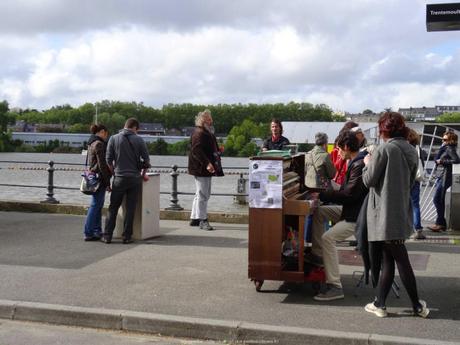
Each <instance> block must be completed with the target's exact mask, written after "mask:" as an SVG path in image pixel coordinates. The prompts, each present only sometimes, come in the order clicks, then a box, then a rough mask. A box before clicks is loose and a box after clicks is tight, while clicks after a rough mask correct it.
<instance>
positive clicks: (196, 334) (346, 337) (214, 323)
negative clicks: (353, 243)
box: [0, 300, 459, 345]
mask: <svg viewBox="0 0 460 345" xmlns="http://www.w3.org/2000/svg"><path fill="white" fill-rule="evenodd" d="M0 318H2V319H9V320H17V321H34V322H43V323H51V324H58V325H65V326H75V327H87V328H99V329H107V330H122V331H127V332H142V333H150V334H161V335H165V336H171V337H179V338H195V339H209V340H215V341H225V342H227V343H237V344H239V343H241V344H246V343H248V344H287V345H291V344H292V345H294V344H307V343H308V344H318V345H323V344H324V345H326V344H338V345H348V344H349V345H361V344H362V345H396V344H398V345H412V344H413V345H454V344H457V345H458V344H459V343H458V342H446V341H438V340H431V339H420V338H407V337H396V336H386V335H379V334H366V333H355V332H338V331H330V330H322V329H311V328H300V327H280V326H271V325H263V324H254V323H247V322H238V321H225V320H212V319H204V318H193V317H183V316H173V315H163V314H154V313H145V312H134V311H126V310H114V309H101V308H86V307H72V306H63V305H54V304H45V303H35V302H20V301H10V300H0Z"/></svg>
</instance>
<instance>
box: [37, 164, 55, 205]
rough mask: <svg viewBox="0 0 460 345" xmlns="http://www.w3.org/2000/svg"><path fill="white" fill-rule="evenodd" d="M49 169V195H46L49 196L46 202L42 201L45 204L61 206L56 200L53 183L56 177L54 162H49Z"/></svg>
mask: <svg viewBox="0 0 460 345" xmlns="http://www.w3.org/2000/svg"><path fill="white" fill-rule="evenodd" d="M48 165H49V168H48V169H46V170H47V171H48V193H46V195H47V196H48V197H47V198H46V199H45V200H42V201H40V202H41V203H43V204H45V203H46V204H59V201H58V200H56V199H55V198H54V192H53V190H54V183H53V176H54V168H53V166H54V162H53V161H49V162H48Z"/></svg>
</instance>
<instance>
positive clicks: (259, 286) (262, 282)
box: [254, 280, 264, 292]
mask: <svg viewBox="0 0 460 345" xmlns="http://www.w3.org/2000/svg"><path fill="white" fill-rule="evenodd" d="M263 284H264V281H263V280H254V285H255V286H256V291H257V292H260V289H262V285H263Z"/></svg>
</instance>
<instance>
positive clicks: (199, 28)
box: [0, 0, 460, 113]
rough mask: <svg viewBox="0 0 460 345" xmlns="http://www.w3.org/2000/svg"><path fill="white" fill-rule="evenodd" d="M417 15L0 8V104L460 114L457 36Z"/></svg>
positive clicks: (83, 1)
mask: <svg viewBox="0 0 460 345" xmlns="http://www.w3.org/2000/svg"><path fill="white" fill-rule="evenodd" d="M442 2H451V1H436V0H431V1H429V2H428V3H442ZM426 4H427V2H426V1H419V0H385V1H382V0H347V1H344V0H321V1H319V0H231V1H229V0H129V1H125V0H1V1H0V13H1V14H2V20H1V21H0V56H1V62H2V63H1V64H0V100H3V99H5V100H7V101H8V102H9V104H10V108H13V107H20V108H35V109H39V110H43V109H47V108H49V107H51V106H54V105H63V104H70V105H72V106H80V105H82V104H84V103H86V102H92V103H93V102H97V101H101V100H115V101H126V102H132V101H134V102H143V103H144V104H145V105H148V106H153V107H157V108H159V107H161V106H162V105H164V104H168V103H195V104H219V103H228V104H231V103H243V104H246V103H278V102H282V103H287V102H291V101H294V102H309V103H313V104H326V105H327V106H329V107H330V108H331V109H332V110H334V111H338V112H341V111H346V112H351V113H357V112H362V111H363V110H365V109H371V110H373V111H375V112H380V111H382V110H383V109H385V108H389V107H391V108H393V109H394V110H397V109H398V108H400V107H411V106H412V107H418V106H434V105H460V31H450V32H447V31H445V32H427V31H426V23H425V20H426Z"/></svg>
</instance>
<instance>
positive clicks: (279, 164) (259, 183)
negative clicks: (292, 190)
mask: <svg viewBox="0 0 460 345" xmlns="http://www.w3.org/2000/svg"><path fill="white" fill-rule="evenodd" d="M249 207H253V208H283V161H282V160H251V161H250V162H249Z"/></svg>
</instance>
